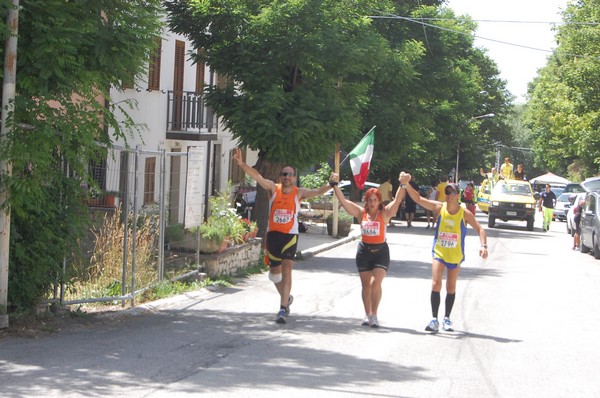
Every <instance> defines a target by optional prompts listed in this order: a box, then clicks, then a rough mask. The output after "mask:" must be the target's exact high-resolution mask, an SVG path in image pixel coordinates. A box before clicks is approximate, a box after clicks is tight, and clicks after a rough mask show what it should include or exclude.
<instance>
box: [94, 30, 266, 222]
mask: <svg viewBox="0 0 600 398" xmlns="http://www.w3.org/2000/svg"><path fill="white" fill-rule="evenodd" d="M157 40H158V39H157ZM192 51H199V50H198V49H195V48H193V47H192V44H191V42H190V41H188V40H187V39H186V38H185V37H183V36H181V35H177V34H174V33H172V32H170V31H168V30H165V32H164V34H163V36H162V37H161V38H160V43H159V46H158V47H157V49H156V51H155V54H154V55H153V56H152V57H151V59H150V60H149V64H148V71H147V75H146V76H136V77H135V79H134V82H133V84H128V85H125V87H126V88H125V89H124V90H117V89H112V90H111V97H112V101H113V103H114V104H118V103H122V101H125V100H130V99H133V100H135V101H137V103H138V106H137V109H128V110H127V112H128V114H129V115H130V116H131V117H132V118H133V120H134V121H135V122H136V123H139V124H144V125H145V130H144V131H143V133H142V134H141V137H139V136H134V137H128V138H127V143H125V142H124V141H123V140H115V141H114V144H115V145H116V146H121V147H125V146H126V147H127V148H131V149H136V148H137V149H139V150H140V151H144V155H143V156H141V157H140V158H139V159H138V163H137V172H136V174H137V177H138V178H139V177H140V174H141V173H143V176H142V177H143V178H139V179H138V184H137V189H136V192H138V195H137V197H136V200H135V202H136V203H137V205H138V206H142V205H148V204H151V203H155V202H158V199H159V198H157V197H156V196H157V193H158V192H159V190H158V188H159V187H160V186H161V175H160V170H161V165H160V164H159V159H160V158H161V157H160V152H161V151H164V152H165V153H166V154H167V156H166V159H167V160H166V162H165V174H166V180H165V181H166V187H165V189H166V192H167V195H168V198H169V199H168V200H169V201H170V204H171V206H170V207H169V218H170V223H173V222H180V223H183V222H184V217H185V211H186V210H185V208H186V206H189V203H186V197H185V196H186V194H181V193H185V192H186V190H185V187H186V182H187V176H188V170H187V161H184V160H182V159H187V157H185V156H184V157H182V156H177V154H178V153H182V154H185V153H187V152H188V151H189V150H190V148H200V149H199V151H200V152H201V153H202V154H203V159H202V161H201V162H200V164H201V166H200V167H201V170H200V171H197V173H201V174H202V179H203V183H202V185H203V186H202V187H201V190H202V192H201V196H202V202H203V203H204V204H206V203H207V199H208V196H210V195H211V194H214V193H216V192H219V191H221V190H223V189H224V188H226V187H227V182H228V181H232V182H233V183H239V182H241V181H242V179H243V173H242V172H240V170H239V168H238V167H237V165H235V164H234V162H232V160H231V155H232V151H233V149H234V148H235V146H236V142H235V141H233V139H232V137H231V134H230V133H229V132H228V131H227V130H226V129H224V128H223V127H222V124H221V123H220V121H219V120H218V119H217V117H216V115H215V114H214V113H213V112H212V110H211V109H209V108H207V107H206V106H205V105H204V102H203V98H202V91H203V88H204V86H205V85H212V84H215V83H216V84H219V83H220V78H219V76H218V75H217V74H216V73H214V72H213V71H211V70H210V69H209V68H208V67H206V65H204V64H202V65H199V64H193V62H192V60H191V59H190V52H192ZM109 134H111V135H113V134H112V132H111V131H109ZM146 151H150V152H154V155H153V154H152V153H150V154H148V153H147V152H146ZM124 156H128V155H127V152H121V153H120V154H119V156H115V157H114V158H113V157H111V156H109V158H108V159H107V162H106V164H104V165H102V167H101V170H104V172H102V171H100V173H96V174H98V175H97V176H96V179H97V180H98V181H99V183H100V185H101V186H102V187H103V188H104V189H105V190H107V191H119V192H123V191H124V190H125V186H128V187H129V188H128V190H129V192H132V191H133V185H132V183H131V181H130V180H127V181H129V182H126V180H125V179H124V176H125V175H127V174H129V173H131V172H132V170H134V169H132V167H131V164H132V162H131V161H130V162H125V161H124V160H126V158H124ZM255 160H256V154H254V153H253V154H248V159H247V161H248V162H249V164H253V162H254V161H255ZM123 164H129V165H130V166H129V169H128V171H129V173H124V172H123V171H124V170H123V166H122V165H123ZM110 170H116V171H118V173H115V176H118V177H114V178H113V177H111V176H110V175H109V174H110ZM101 174H104V175H101ZM141 181H143V187H142V186H140V183H139V182H141ZM187 195H189V193H188V194H187ZM196 197H197V196H196ZM130 198H131V196H130ZM187 200H188V201H189V198H188V199H187ZM174 218H177V221H175V220H174Z"/></svg>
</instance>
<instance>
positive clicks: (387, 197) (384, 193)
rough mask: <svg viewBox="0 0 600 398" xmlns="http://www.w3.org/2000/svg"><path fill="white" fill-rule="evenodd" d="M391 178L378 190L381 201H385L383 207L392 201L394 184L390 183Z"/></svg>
mask: <svg viewBox="0 0 600 398" xmlns="http://www.w3.org/2000/svg"><path fill="white" fill-rule="evenodd" d="M390 180H391V179H390V177H388V178H387V179H386V180H385V181H384V182H383V183H382V184H381V185H379V187H378V188H377V190H378V191H379V193H380V194H381V200H383V205H384V206H385V205H387V204H388V203H390V202H391V201H392V199H393V198H392V189H393V187H392V183H391V182H390Z"/></svg>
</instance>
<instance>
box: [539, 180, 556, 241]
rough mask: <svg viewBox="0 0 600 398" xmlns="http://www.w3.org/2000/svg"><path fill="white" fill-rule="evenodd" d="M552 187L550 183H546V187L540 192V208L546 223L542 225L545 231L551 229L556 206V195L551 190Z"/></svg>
mask: <svg viewBox="0 0 600 398" xmlns="http://www.w3.org/2000/svg"><path fill="white" fill-rule="evenodd" d="M551 188H552V187H551V186H550V184H546V189H545V190H544V192H542V193H540V201H539V202H538V209H539V211H541V212H543V215H544V224H543V226H542V229H543V231H544V232H546V231H548V230H549V229H550V223H551V222H552V215H553V214H554V206H556V195H555V194H554V192H552V191H551Z"/></svg>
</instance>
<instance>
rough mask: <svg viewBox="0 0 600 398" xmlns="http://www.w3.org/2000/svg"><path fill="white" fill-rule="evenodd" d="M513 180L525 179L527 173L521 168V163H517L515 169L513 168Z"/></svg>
mask: <svg viewBox="0 0 600 398" xmlns="http://www.w3.org/2000/svg"><path fill="white" fill-rule="evenodd" d="M515 180H527V173H525V170H523V165H522V164H519V165H517V170H515Z"/></svg>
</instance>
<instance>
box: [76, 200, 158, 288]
mask: <svg viewBox="0 0 600 398" xmlns="http://www.w3.org/2000/svg"><path fill="white" fill-rule="evenodd" d="M121 214H122V213H121V210H120V208H119V209H117V210H116V211H114V212H112V213H107V214H106V216H105V217H104V220H103V222H102V225H101V226H100V228H99V229H94V230H93V233H94V237H95V240H96V242H95V246H94V249H93V253H92V257H91V259H90V262H89V265H88V266H87V267H84V268H83V269H82V271H80V272H78V274H77V275H76V277H75V278H74V279H73V280H74V283H73V284H72V286H71V289H69V290H72V291H73V292H72V293H71V294H74V295H75V296H76V297H77V298H78V299H81V298H98V297H112V296H118V295H121V294H122V293H123V291H122V280H123V261H124V253H125V251H124V243H123V241H124V237H125V229H124V228H125V226H124V224H123V222H121ZM136 224H137V230H136V237H135V242H136V246H135V289H139V288H141V287H146V286H150V285H151V284H152V283H155V282H156V281H157V280H158V277H157V270H156V263H157V261H156V260H157V253H158V228H156V224H157V223H156V222H155V220H154V219H153V216H152V215H149V216H143V217H139V218H138V222H137V223H136ZM133 232H134V231H133V223H132V222H131V218H130V223H129V228H128V230H127V252H126V253H127V263H126V268H125V281H126V286H125V293H126V294H128V293H131V275H132V266H133V262H132V259H133V258H134V253H133V242H134V239H133ZM74 298H75V297H73V298H71V299H74Z"/></svg>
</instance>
